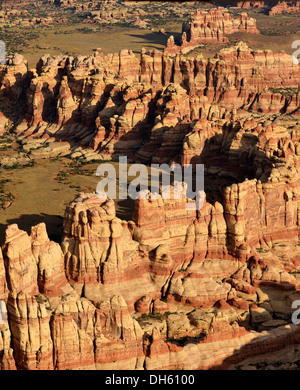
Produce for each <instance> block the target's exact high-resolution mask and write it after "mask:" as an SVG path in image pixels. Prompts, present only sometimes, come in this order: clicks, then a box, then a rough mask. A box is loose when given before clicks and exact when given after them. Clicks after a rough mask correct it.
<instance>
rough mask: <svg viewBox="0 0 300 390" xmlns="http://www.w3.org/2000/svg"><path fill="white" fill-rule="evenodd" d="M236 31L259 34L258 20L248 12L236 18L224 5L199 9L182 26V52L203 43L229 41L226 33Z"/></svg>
mask: <svg viewBox="0 0 300 390" xmlns="http://www.w3.org/2000/svg"><path fill="white" fill-rule="evenodd" d="M235 32H247V33H251V34H259V31H258V29H257V27H256V20H255V19H253V18H249V17H248V15H247V13H246V12H243V13H242V14H241V16H239V17H238V18H237V19H234V18H233V17H231V16H230V14H229V13H227V12H226V11H225V9H224V8H223V7H219V8H213V9H211V10H210V11H209V12H205V11H197V12H196V13H195V14H194V15H192V16H191V17H190V20H189V21H188V22H187V23H184V24H183V26H182V45H181V48H180V49H181V52H182V53H186V52H188V51H190V50H192V49H194V48H195V47H197V46H199V45H201V44H203V43H211V42H216V43H224V42H228V38H227V37H226V34H233V33H235Z"/></svg>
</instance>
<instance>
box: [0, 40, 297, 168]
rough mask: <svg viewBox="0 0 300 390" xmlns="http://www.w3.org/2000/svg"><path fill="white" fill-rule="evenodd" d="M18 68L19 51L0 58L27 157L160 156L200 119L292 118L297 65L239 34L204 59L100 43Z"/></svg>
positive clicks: (174, 152)
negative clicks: (109, 48)
mask: <svg viewBox="0 0 300 390" xmlns="http://www.w3.org/2000/svg"><path fill="white" fill-rule="evenodd" d="M17 68H18V69H17ZM19 68H20V69H19ZM25 68H26V66H25V65H24V59H22V58H19V59H16V58H15V59H14V60H13V61H12V64H7V65H3V66H2V68H1V69H2V71H1V72H2V79H0V80H2V82H1V88H0V91H2V94H3V95H4V96H6V97H5V99H6V102H11V101H13V99H16V97H17V99H19V101H20V106H21V102H23V103H22V105H23V106H24V102H25V103H26V107H23V111H20V112H19V113H14V116H16V115H17V114H18V117H17V119H16V118H12V113H10V112H9V110H7V111H4V115H5V118H4V119H6V118H7V120H9V119H10V120H14V123H17V124H18V125H17V126H16V127H15V128H14V131H15V133H16V134H17V135H18V137H20V139H21V142H22V145H23V148H24V150H27V151H29V154H30V156H31V157H32V158H35V157H36V158H37V157H42V158H43V157H53V156H56V155H58V154H61V155H66V154H68V153H69V154H70V153H71V154H72V155H73V156H74V157H75V156H78V155H82V153H83V154H84V155H90V156H97V155H98V157H99V155H101V156H102V158H104V159H109V158H111V156H113V155H124V154H126V155H127V156H129V157H130V158H131V159H133V160H135V161H144V162H148V163H150V162H155V163H156V162H168V161H170V160H171V159H175V158H176V157H177V156H178V155H179V154H180V153H181V148H182V141H183V139H184V137H185V135H187V134H188V133H189V132H190V131H191V130H192V129H193V127H194V122H195V121H197V120H199V119H207V120H214V121H216V120H219V119H221V120H226V119H227V120H232V119H233V118H238V117H239V116H241V115H244V116H245V113H246V112H249V111H252V112H254V113H259V114H277V113H278V114H279V113H281V114H284V113H289V114H293V115H294V116H296V117H297V116H299V92H297V90H298V85H299V84H300V68H299V65H295V64H293V62H292V59H291V56H289V55H287V54H286V53H284V52H280V53H272V52H271V51H252V50H251V49H250V48H248V46H247V45H246V44H244V43H242V42H240V43H239V44H237V45H236V46H234V47H230V48H225V49H222V50H220V52H219V53H218V54H217V55H216V56H215V57H214V58H209V59H204V58H203V57H202V56H198V57H197V58H195V59H187V58H185V57H184V56H183V55H181V54H179V53H177V54H176V55H175V57H172V56H169V55H168V54H167V53H166V52H165V53H160V52H157V51H154V52H151V53H149V52H146V51H145V50H143V51H142V54H141V59H140V60H139V59H138V58H137V57H136V56H135V55H134V54H133V53H132V52H131V51H128V50H122V51H121V52H120V53H119V54H111V55H107V56H104V55H103V53H102V52H101V50H100V49H98V50H97V51H96V52H95V53H94V55H92V56H89V57H84V56H79V57H77V58H75V59H74V58H71V57H62V56H61V57H59V56H58V57H55V58H53V57H51V56H43V57H42V58H41V59H40V61H39V62H38V64H37V70H36V71H34V72H28V71H26V72H25ZM1 69H0V70H1ZM16 72H18V73H17V74H18V77H17V78H16V75H15V74H16ZM20 74H22V77H21V76H20ZM286 88H289V89H290V91H292V92H293V93H290V94H289V93H284V90H285V89H286ZM24 112H26V114H24ZM4 124H5V122H4ZM57 141H59V142H57ZM83 149H84V152H82V150H83ZM91 158H92V157H91Z"/></svg>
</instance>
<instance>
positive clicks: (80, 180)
mask: <svg viewBox="0 0 300 390" xmlns="http://www.w3.org/2000/svg"><path fill="white" fill-rule="evenodd" d="M99 164H100V162H96V163H90V164H86V165H83V166H82V167H81V168H79V169H77V168H75V170H74V168H71V167H70V166H71V165H72V160H70V159H68V158H57V159H43V160H37V161H36V165H35V166H32V167H26V168H21V167H20V168H16V169H13V170H11V169H9V170H7V169H1V170H0V177H1V179H4V180H5V179H9V180H10V182H8V183H7V184H5V191H7V192H11V193H12V194H13V195H14V196H15V199H14V201H13V202H12V204H11V205H10V206H9V207H8V208H6V209H0V245H1V244H2V243H3V242H4V236H5V229H6V227H7V225H9V224H12V223H17V224H18V225H19V228H20V229H23V230H26V231H27V232H28V233H30V229H31V226H34V225H36V224H38V223H40V222H45V223H46V226H47V231H48V234H49V236H50V238H51V239H53V240H55V241H58V242H59V241H60V239H61V233H62V223H63V216H64V212H65V208H66V206H67V205H68V204H69V203H70V201H72V200H73V199H74V198H75V197H76V195H77V194H79V193H80V192H95V191H96V187H97V184H98V182H99V181H100V180H101V178H100V177H97V176H96V169H97V167H98V166H99ZM109 164H112V165H113V166H114V167H115V169H116V173H117V182H116V189H117V195H118V192H119V178H118V174H119V170H118V162H113V161H110V162H109ZM129 166H130V164H129ZM62 172H63V175H62V174H61V173H62ZM148 172H149V175H150V168H149V171H148ZM135 177H136V176H133V177H131V176H129V177H128V180H129V182H131V180H132V179H134V178H135ZM149 177H150V176H149ZM59 178H62V180H61V179H59ZM115 203H116V212H117V217H118V218H120V219H122V220H127V221H128V220H130V219H131V217H132V213H133V211H134V200H132V199H130V198H129V199H126V200H123V199H122V200H120V199H116V200H115Z"/></svg>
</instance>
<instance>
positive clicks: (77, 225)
mask: <svg viewBox="0 0 300 390" xmlns="http://www.w3.org/2000/svg"><path fill="white" fill-rule="evenodd" d="M260 188H261V187H260ZM261 190H262V189H260V190H259V187H257V183H256V182H255V181H246V182H245V183H242V184H239V185H238V186H234V185H233V186H231V187H227V191H226V193H225V197H224V201H223V205H222V204H220V203H218V202H216V203H215V205H214V206H213V205H211V204H209V203H207V202H206V201H205V202H204V206H203V208H202V209H201V210H198V211H196V210H192V209H189V208H186V205H187V202H188V203H193V201H188V200H187V199H185V197H184V194H183V198H182V199H181V200H180V199H177V200H175V199H173V200H172V199H171V200H165V199H162V198H161V197H160V198H159V199H158V200H154V199H151V196H149V199H145V197H143V198H140V199H139V200H138V201H137V202H136V209H135V212H134V215H133V221H131V222H123V223H121V221H120V222H119V221H118V220H117V219H116V217H115V210H114V204H113V202H112V201H108V200H105V199H102V200H101V199H99V198H97V197H95V195H93V194H81V195H80V196H79V197H78V198H77V199H76V200H75V201H74V202H72V203H71V204H70V205H69V206H68V208H67V210H66V217H65V226H64V238H63V241H62V252H61V250H60V248H59V245H58V244H55V243H53V242H51V241H49V239H48V237H47V235H46V232H45V226H44V225H43V224H40V225H37V226H36V227H34V228H33V229H32V234H31V237H29V236H28V235H27V234H26V233H25V232H21V231H19V230H18V229H17V227H16V226H15V225H12V226H11V227H9V228H8V233H7V239H6V243H5V244H4V247H3V249H4V264H5V267H6V268H5V270H6V275H7V279H8V283H7V286H8V289H9V291H10V292H9V293H8V294H6V295H5V297H3V299H4V301H5V302H6V307H7V320H6V322H5V323H4V324H2V325H0V326H1V333H0V334H1V339H0V341H1V343H0V346H1V350H2V354H1V367H2V369H14V368H17V369H47V370H51V369H74V368H80V369H82V368H85V369H86V368H89V369H143V368H144V369H191V368H194V369H208V368H228V367H229V366H230V365H232V364H236V363H239V362H241V361H243V360H244V359H246V358H247V357H249V356H253V354H254V355H255V354H261V353H267V352H269V351H271V350H272V351H274V350H277V349H278V350H279V349H281V348H284V347H286V346H288V345H291V344H295V343H298V341H299V327H298V326H296V325H284V324H286V323H287V322H289V319H290V315H291V312H292V311H291V310H292V309H291V302H292V301H293V300H295V299H297V297H298V296H299V292H298V290H297V282H296V279H295V277H294V276H292V275H291V274H289V273H287V272H286V271H285V270H284V269H285V267H286V266H287V264H288V265H289V266H291V262H290V261H289V262H285V261H284V259H282V258H281V257H279V252H280V247H277V246H276V245H275V243H276V242H278V240H280V241H279V242H280V243H287V242H288V243H289V246H290V248H292V246H291V243H292V242H293V237H292V236H291V232H292V231H293V229H294V230H297V231H299V228H298V227H297V226H298V224H297V223H296V226H293V225H291V226H292V231H290V230H289V229H287V227H286V226H284V227H283V228H284V234H282V233H279V230H280V226H279V224H278V229H277V230H274V229H272V232H271V226H268V225H267V226H264V227H263V226H262V230H257V228H256V230H255V231H253V232H252V228H251V226H252V224H253V223H254V221H257V223H256V225H255V227H257V225H258V226H259V225H260V222H259V215H258V216H257V215H253V210H256V206H255V197H259V199H261V196H262V195H259V194H260V193H261ZM273 192H274V191H273ZM250 199H252V200H250ZM287 201H288V200H287V199H284V197H283V198H282V200H280V199H277V202H278V204H276V207H278V208H279V209H280V208H281V207H282V205H283V204H285V203H286V202H287ZM250 204H251V205H252V207H254V208H253V209H252V211H251V209H249V207H247V205H250ZM272 207H274V203H273V202H271V204H270V205H269V203H266V204H264V212H262V211H261V210H259V209H257V212H258V213H259V214H261V213H262V214H264V215H262V218H263V221H268V217H267V215H268V212H269V211H272V213H273V215H275V214H276V212H274V210H271V208H272ZM284 209H285V210H287V207H286V206H285V208H284ZM283 219H284V221H285V222H286V221H288V220H289V217H288V214H285V215H284V217H283ZM278 222H280V219H279V220H278ZM290 222H291V223H292V220H290ZM270 223H272V220H270ZM273 225H274V224H273ZM268 228H269V229H270V233H268V232H267V231H268ZM244 229H246V231H247V232H249V234H247V235H245V233H244V232H245V230H244ZM12 232H13V234H12ZM106 232H107V233H106ZM251 232H252V235H251ZM122 237H124V240H123V239H122ZM268 239H269V240H270V241H268ZM24 240H25V241H24ZM287 240H288V241H287ZM12 242H13V243H12ZM270 242H272V244H273V245H272V248H271V247H270ZM24 243H27V244H26V245H24ZM262 243H263V245H264V248H268V249H269V254H270V255H271V257H268V255H267V254H266V252H265V253H261V252H260V251H259V250H257V247H258V245H262ZM23 247H24V249H23ZM258 248H261V246H259V247H258ZM295 250H296V249H295V248H294V251H295ZM24 252H25V254H26V256H25V255H24ZM22 255H23V256H22ZM276 255H277V258H276ZM16 258H18V259H20V263H16V261H15V259H16ZM21 259H22V260H21ZM33 259H34V260H35V262H34V264H35V267H34V266H33V262H32V260H33ZM12 260H14V261H13V262H12ZM17 264H19V265H18V266H17ZM63 264H65V273H64V272H63V271H62V270H63ZM12 265H14V267H13V266H12ZM26 271H27V274H26ZM20 273H22V274H23V275H27V276H26V278H25V279H24V283H23V284H20V282H18V278H17V276H16V275H17V274H20ZM45 274H46V275H48V278H46V280H45V279H44V278H41V275H45ZM64 275H66V277H67V279H68V281H69V283H68V282H67V281H66V278H65V277H64ZM54 280H55V281H57V282H55V283H54ZM29 281H30V282H29ZM83 281H84V283H82V282H83ZM71 286H72V287H71ZM4 287H5V291H7V287H6V286H5V284H4ZM25 290H27V291H28V292H26V291H25ZM76 291H77V292H79V295H78V293H77V292H76ZM80 295H81V298H80ZM183 309H184V310H183ZM149 313H150V316H149V317H148V314H149ZM151 313H152V314H151ZM273 315H275V316H279V318H282V320H281V322H280V321H279V323H278V325H277V322H276V321H278V320H274V319H273ZM145 316H146V317H145ZM144 318H145V319H146V318H147V320H143V319H144ZM137 320H138V321H137ZM149 320H150V322H149ZM273 323H274V324H273ZM282 324H283V325H282ZM280 325H281V326H280ZM245 326H247V327H249V326H250V327H252V329H253V330H251V331H246V329H245ZM278 326H279V327H278ZM274 327H275V329H273V328H274ZM262 330H265V332H264V333H263V334H264V335H263V334H261V333H260V332H261V331H262ZM186 337H188V338H186ZM189 338H191V340H192V342H189ZM182 340H185V341H182ZM220 351H222V353H220Z"/></svg>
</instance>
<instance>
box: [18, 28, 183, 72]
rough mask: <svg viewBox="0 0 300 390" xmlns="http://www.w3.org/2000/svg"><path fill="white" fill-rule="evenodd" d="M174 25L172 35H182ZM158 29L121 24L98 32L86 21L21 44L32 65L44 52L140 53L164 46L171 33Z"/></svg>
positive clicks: (60, 53) (52, 30) (67, 53)
mask: <svg viewBox="0 0 300 390" xmlns="http://www.w3.org/2000/svg"><path fill="white" fill-rule="evenodd" d="M171 27H172V31H171V32H172V34H173V35H177V36H179V35H180V31H181V23H179V24H178V26H177V29H176V30H174V29H173V26H172V25H171ZM81 29H86V30H85V31H86V32H81V31H80V30H81ZM93 30H95V31H93ZM82 31H83V30H82ZM92 31H93V32H92ZM157 31H158V30H157ZM157 31H151V30H150V29H147V30H142V29H138V28H126V27H122V26H107V27H100V31H99V27H97V26H95V25H87V24H81V25H76V26H66V27H56V29H54V28H47V29H43V32H42V33H40V36H39V38H38V39H37V40H30V41H29V42H28V47H22V54H23V55H24V56H25V58H26V59H27V60H28V62H29V67H30V68H33V67H35V65H36V63H37V62H38V60H39V59H40V57H41V56H42V55H44V54H51V55H53V56H55V55H71V56H77V55H91V54H92V53H93V50H95V49H97V48H101V49H102V50H103V53H104V54H109V53H118V52H119V51H120V50H122V49H128V50H132V51H133V52H134V53H136V54H137V55H139V53H140V52H141V50H142V48H145V49H146V50H154V49H156V50H163V49H164V47H165V45H166V43H167V39H168V37H169V36H170V35H171V34H166V35H162V34H159V33H158V32H157Z"/></svg>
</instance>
